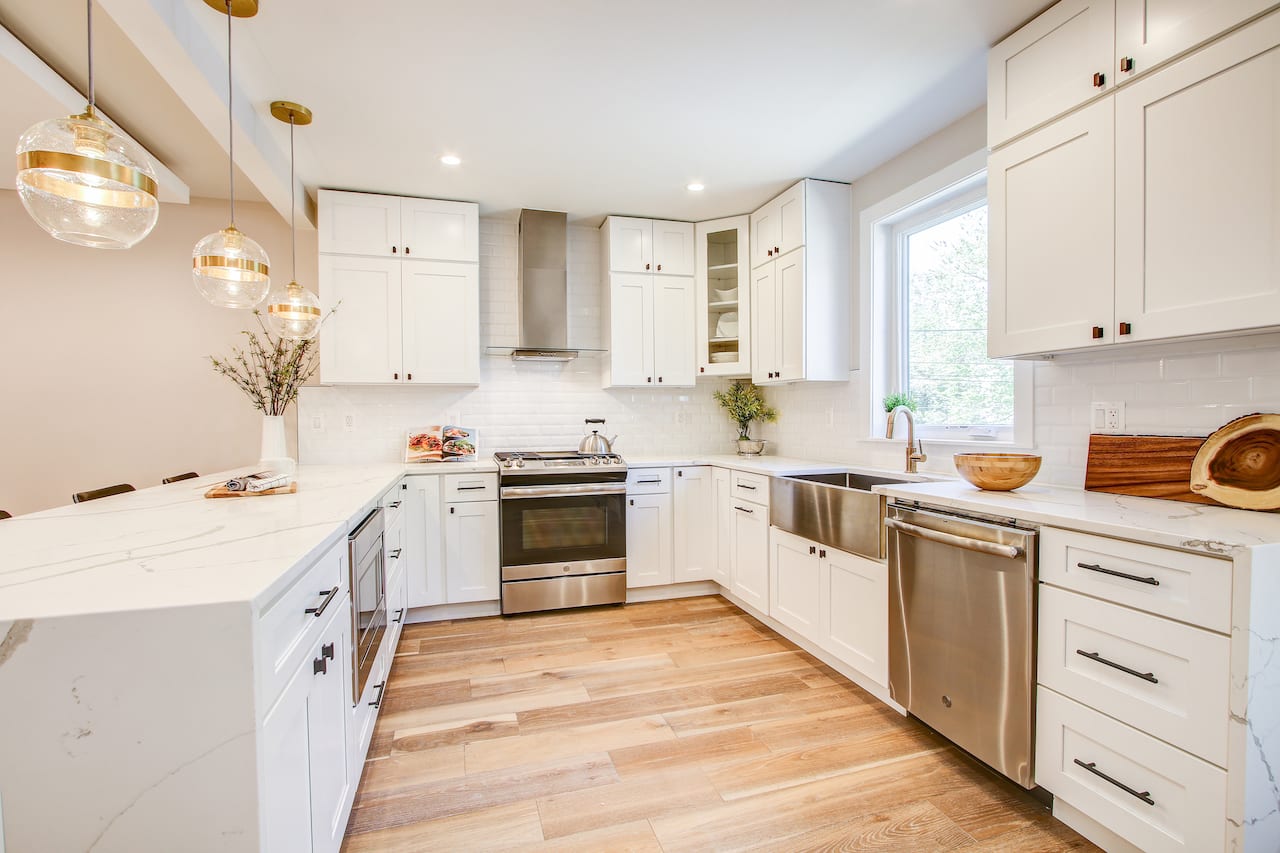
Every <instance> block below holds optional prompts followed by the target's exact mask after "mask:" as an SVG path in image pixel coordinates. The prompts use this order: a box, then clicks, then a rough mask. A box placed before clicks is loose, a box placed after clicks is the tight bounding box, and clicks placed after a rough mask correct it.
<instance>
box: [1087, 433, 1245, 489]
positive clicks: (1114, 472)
mask: <svg viewBox="0 0 1280 853" xmlns="http://www.w3.org/2000/svg"><path fill="white" fill-rule="evenodd" d="M1204 441H1205V440H1204V439H1203V438H1182V437H1178V436H1169V435H1098V434H1094V435H1090V436H1089V460H1088V465H1087V467H1086V469H1085V475H1084V487H1085V490H1086V491H1090V492H1108V493H1111V494H1116V495H1136V496H1137V497H1143V498H1163V499H1165V500H1171V501H1186V502H1188V503H1197V504H1212V505H1214V506H1221V504H1220V503H1218V502H1217V501H1215V500H1213V499H1212V498H1206V497H1204V496H1202V495H1198V494H1196V493H1195V492H1193V491H1191V463H1192V461H1193V460H1194V459H1195V458H1196V451H1198V450H1199V449H1200V445H1202V444H1204Z"/></svg>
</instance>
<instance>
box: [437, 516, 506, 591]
mask: <svg viewBox="0 0 1280 853" xmlns="http://www.w3.org/2000/svg"><path fill="white" fill-rule="evenodd" d="M444 544H445V567H444V568H445V586H446V590H447V598H448V601H449V603H450V604H457V603H459V602H463V601H496V600H497V599H498V592H499V582H500V581H499V578H498V574H499V570H500V568H499V564H498V502H497V501H476V502H474V503H457V504H449V506H448V509H447V511H446V512H445V516H444Z"/></svg>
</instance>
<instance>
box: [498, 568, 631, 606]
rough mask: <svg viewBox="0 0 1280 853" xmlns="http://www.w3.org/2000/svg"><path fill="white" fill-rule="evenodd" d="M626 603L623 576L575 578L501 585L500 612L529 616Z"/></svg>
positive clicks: (609, 575) (577, 576)
mask: <svg viewBox="0 0 1280 853" xmlns="http://www.w3.org/2000/svg"><path fill="white" fill-rule="evenodd" d="M626 600H627V574H626V572H625V571H624V572H612V573H609V574H596V575H575V576H566V577H555V578H544V579H542V580H530V581H508V582H505V583H503V584H502V612H503V613H504V614H510V613H533V612H536V611H541V610H559V609H561V608H565V607H587V606H590V605H593V604H619V603H621V602H624V601H626Z"/></svg>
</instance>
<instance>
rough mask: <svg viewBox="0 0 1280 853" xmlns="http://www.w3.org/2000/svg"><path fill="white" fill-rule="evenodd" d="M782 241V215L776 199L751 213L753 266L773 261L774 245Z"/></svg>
mask: <svg viewBox="0 0 1280 853" xmlns="http://www.w3.org/2000/svg"><path fill="white" fill-rule="evenodd" d="M781 243H782V217H781V216H780V215H779V212H778V205H777V204H776V200H775V201H771V202H769V203H768V204H766V205H765V206H764V207H762V208H760V209H759V210H757V211H756V212H755V213H753V214H751V266H752V267H758V266H760V265H761V264H767V263H769V262H770V261H772V260H773V256H774V251H773V250H774V247H775V246H779V245H780V244H781Z"/></svg>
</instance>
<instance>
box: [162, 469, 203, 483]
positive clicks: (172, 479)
mask: <svg viewBox="0 0 1280 853" xmlns="http://www.w3.org/2000/svg"><path fill="white" fill-rule="evenodd" d="M199 476H200V475H199V474H197V473H196V472H195V471H188V472H187V473H185V474H174V475H173V476H172V477H165V478H164V479H163V480H161V481H160V482H162V483H164V484H165V485H166V486H167V485H169V484H170V483H180V482H182V481H183V480H194V479H195V478H196V477H199Z"/></svg>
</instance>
